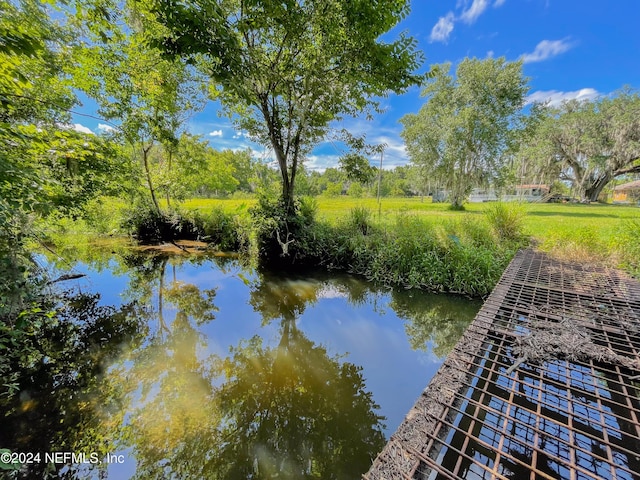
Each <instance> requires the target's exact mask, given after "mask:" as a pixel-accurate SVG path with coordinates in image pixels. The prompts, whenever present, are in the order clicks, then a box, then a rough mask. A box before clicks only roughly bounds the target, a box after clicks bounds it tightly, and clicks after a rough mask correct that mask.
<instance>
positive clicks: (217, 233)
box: [193, 207, 241, 252]
mask: <svg viewBox="0 0 640 480" xmlns="http://www.w3.org/2000/svg"><path fill="white" fill-rule="evenodd" d="M193 221H194V223H195V225H196V227H197V228H198V229H199V230H201V231H202V236H201V238H200V239H201V240H203V241H205V242H207V243H209V244H211V245H214V246H215V247H216V248H218V249H219V250H222V251H227V252H228V251H237V250H238V249H239V248H240V246H241V238H240V233H239V232H240V230H241V228H240V226H239V225H238V219H237V218H236V217H235V216H234V215H232V214H230V213H227V212H225V211H224V210H223V209H222V208H220V207H216V208H213V209H211V210H209V211H207V212H206V213H205V212H196V213H194V214H193Z"/></svg>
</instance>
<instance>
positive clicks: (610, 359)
mask: <svg viewBox="0 0 640 480" xmlns="http://www.w3.org/2000/svg"><path fill="white" fill-rule="evenodd" d="M364 478H365V479H367V480H377V479H385V480H392V479H406V480H423V479H425V480H426V479H429V480H436V479H438V480H439V479H459V478H461V479H472V480H475V479H576V480H577V479H625V480H626V479H630V480H636V479H640V284H639V283H638V282H636V281H634V280H632V279H630V278H628V277H627V276H625V275H624V274H622V273H620V272H618V271H616V270H608V269H602V268H595V267H589V266H581V265H575V264H568V263H560V262H557V261H554V260H551V259H549V258H548V257H546V256H545V255H543V254H540V253H535V252H533V251H530V250H526V251H522V252H520V253H519V254H518V255H517V256H516V258H515V259H514V260H513V262H512V263H511V264H510V266H509V268H508V269H507V270H506V271H505V273H504V275H503V276H502V279H501V280H500V282H499V283H498V285H497V286H496V288H495V289H494V291H493V293H492V294H491V296H490V297H489V298H488V299H487V301H486V302H485V304H484V306H483V308H482V310H481V311H480V312H479V313H478V315H477V317H476V319H475V320H474V322H473V323H472V324H471V326H470V327H469V329H468V330H467V332H466V333H465V335H464V336H463V338H462V339H461V340H460V342H459V343H458V344H457V345H456V347H455V349H454V351H453V352H452V353H451V354H450V355H449V357H447V359H446V361H445V362H444V364H443V365H442V367H441V368H440V370H439V371H438V373H437V374H436V376H435V377H434V378H433V380H432V381H431V383H430V384H429V387H428V388H427V389H426V390H425V391H424V393H423V394H422V395H421V397H420V398H419V399H418V401H417V402H416V404H415V405H414V407H413V408H412V409H411V411H410V412H409V414H408V415H407V417H406V418H405V421H404V422H403V423H402V425H401V426H400V427H399V428H398V430H397V431H396V433H395V434H394V435H393V436H392V437H391V439H390V441H389V443H388V444H387V446H386V447H385V449H384V450H383V451H382V452H381V453H380V455H379V456H378V458H377V459H376V460H375V462H374V464H373V466H372V468H371V469H370V470H369V472H368V473H367V474H366V475H365V476H364Z"/></svg>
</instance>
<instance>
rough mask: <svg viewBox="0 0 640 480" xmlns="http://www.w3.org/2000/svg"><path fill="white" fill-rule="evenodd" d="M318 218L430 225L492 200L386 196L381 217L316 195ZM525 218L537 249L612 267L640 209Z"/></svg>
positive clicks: (559, 211)
mask: <svg viewBox="0 0 640 480" xmlns="http://www.w3.org/2000/svg"><path fill="white" fill-rule="evenodd" d="M316 201H317V204H318V214H317V218H318V220H321V221H326V222H328V223H330V224H337V223H339V222H340V221H341V220H342V219H344V218H347V217H348V215H349V213H350V211H351V210H352V209H354V208H356V207H361V208H366V209H368V210H370V211H371V212H372V221H374V222H375V223H379V224H381V225H393V223H394V222H395V219H396V217H397V216H398V214H411V215H414V216H416V217H418V218H421V219H422V220H424V221H425V222H428V223H434V224H435V223H438V222H441V221H442V220H444V219H453V218H462V217H467V216H471V217H477V218H482V216H483V214H484V212H485V211H486V210H487V208H488V207H490V206H491V203H471V204H467V205H466V210H465V211H463V212H459V211H452V210H450V209H449V208H448V205H447V204H444V203H431V201H430V200H429V199H426V200H424V201H421V200H420V198H383V199H382V202H381V209H380V216H378V204H377V201H376V199H375V198H360V199H354V198H349V197H337V198H324V197H318V198H317V199H316ZM254 204H255V200H251V199H249V200H247V199H243V200H236V199H229V200H226V199H225V200H214V199H194V200H188V201H186V202H185V203H184V204H183V206H184V208H185V209H188V210H195V211H207V210H209V209H211V208H214V207H218V208H222V209H223V210H224V211H225V212H228V213H232V214H242V213H243V212H246V211H247V210H248V209H249V208H250V207H251V206H252V205H254ZM523 208H524V210H525V212H526V216H525V218H524V221H523V233H524V234H525V235H526V236H528V237H530V238H531V239H532V240H533V242H534V243H535V244H536V246H537V248H539V249H541V250H543V251H546V252H548V253H550V254H552V255H554V256H556V257H558V258H564V259H570V260H577V261H593V260H599V261H604V262H607V263H610V264H612V265H614V264H616V263H617V262H619V261H620V254H619V252H618V250H619V249H620V248H621V247H623V245H621V244H624V242H625V241H626V240H628V239H627V238H626V237H627V234H626V233H625V224H626V223H628V222H632V221H633V220H634V219H640V208H638V207H636V206H624V205H603V204H592V205H583V204H561V203H543V204H535V203H534V204H525V205H524V206H523Z"/></svg>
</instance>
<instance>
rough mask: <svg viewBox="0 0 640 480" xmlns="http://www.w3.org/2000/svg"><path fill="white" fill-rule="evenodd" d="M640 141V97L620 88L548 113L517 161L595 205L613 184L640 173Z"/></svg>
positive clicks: (544, 114) (537, 125) (630, 90)
mask: <svg viewBox="0 0 640 480" xmlns="http://www.w3.org/2000/svg"><path fill="white" fill-rule="evenodd" d="M639 139H640V95H639V94H638V92H636V91H634V90H632V89H630V88H623V89H622V90H620V91H618V92H616V94H614V95H610V96H609V95H608V96H602V97H600V98H598V99H596V100H593V101H578V100H573V101H570V102H565V103H564V104H563V105H562V106H560V107H559V108H548V109H546V111H544V112H543V115H541V118H540V120H539V121H538V123H537V124H536V126H535V128H534V131H533V133H532V135H531V141H530V142H528V143H527V146H526V148H525V149H524V151H523V152H522V154H521V157H522V158H521V161H522V162H523V163H524V165H525V166H526V167H527V168H528V169H530V170H531V171H533V172H536V174H537V175H538V176H542V175H545V174H547V175H548V174H549V172H551V174H552V175H553V176H552V179H555V178H557V177H558V176H560V177H561V178H563V179H565V180H571V181H572V182H573V186H574V188H575V189H576V190H577V192H578V193H579V194H580V195H581V196H582V199H583V200H584V201H592V202H595V201H597V200H598V196H599V195H600V192H601V191H602V189H603V188H604V187H605V186H606V185H607V184H609V182H611V180H613V179H614V178H616V177H618V176H620V175H624V174H629V173H639V172H640V143H639Z"/></svg>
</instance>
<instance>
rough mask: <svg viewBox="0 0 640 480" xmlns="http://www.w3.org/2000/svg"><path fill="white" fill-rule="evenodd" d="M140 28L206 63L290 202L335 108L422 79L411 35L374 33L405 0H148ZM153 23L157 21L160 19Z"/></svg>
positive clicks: (357, 109) (215, 89)
mask: <svg viewBox="0 0 640 480" xmlns="http://www.w3.org/2000/svg"><path fill="white" fill-rule="evenodd" d="M146 6H150V12H147V13H146V14H145V15H146V16H145V18H150V17H152V16H153V17H154V18H155V20H156V21H157V23H151V22H150V23H149V25H148V33H149V35H150V36H151V37H152V38H153V43H154V44H155V45H158V46H159V47H160V48H161V49H163V50H164V51H165V52H166V53H167V54H170V55H174V56H177V57H181V58H183V59H187V60H189V61H191V62H193V63H195V64H197V65H198V66H199V67H200V68H201V69H202V70H203V71H205V72H206V73H207V74H208V75H209V76H210V77H211V81H212V87H211V91H212V94H213V96H214V97H216V98H219V99H220V100H221V102H222V105H223V106H224V107H225V108H226V110H227V112H228V113H229V114H230V115H232V116H233V118H234V119H235V121H236V122H237V123H238V126H239V127H241V128H242V129H243V130H245V131H247V132H249V134H250V135H251V136H252V137H253V138H255V139H257V140H258V141H260V142H262V143H263V144H265V145H268V146H270V147H271V148H272V149H273V152H274V154H275V157H276V159H277V162H278V165H279V169H280V173H281V177H282V200H283V202H284V205H286V208H287V209H289V211H292V209H293V195H294V187H295V181H296V174H297V172H298V167H299V165H300V163H301V162H302V160H303V158H304V156H305V154H307V153H308V152H309V151H310V149H311V148H312V147H313V145H315V144H316V143H317V142H318V141H319V140H320V139H321V138H323V137H324V136H325V134H326V132H327V126H328V124H329V123H330V122H331V121H333V120H336V119H339V118H340V117H341V116H343V115H358V114H359V113H361V112H362V111H364V110H367V109H368V108H370V107H374V108H375V107H376V106H377V102H376V100H375V98H376V97H379V96H384V95H387V94H388V93H389V92H402V91H404V90H406V89H407V88H408V87H409V86H411V85H414V84H416V83H418V82H420V81H421V78H422V77H421V76H420V75H417V74H415V73H413V72H414V70H415V69H416V68H418V67H419V65H420V63H421V54H420V53H418V52H417V51H416V42H415V40H414V39H413V38H411V37H407V36H404V35H401V36H400V38H399V39H398V40H396V41H392V42H385V41H382V40H381V39H380V37H381V35H383V34H385V33H386V32H388V31H389V30H390V29H391V28H392V27H394V26H395V25H396V24H397V23H398V21H399V20H401V19H402V18H403V17H405V16H406V15H407V14H408V11H409V5H408V2H407V1H406V0H380V1H377V2H354V1H350V0H284V1H282V0H279V1H276V0H262V1H249V0H221V1H213V0H185V1H180V2H178V1H176V0H153V1H151V2H144V5H142V2H140V8H145V7H146ZM159 25H160V28H159Z"/></svg>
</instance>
